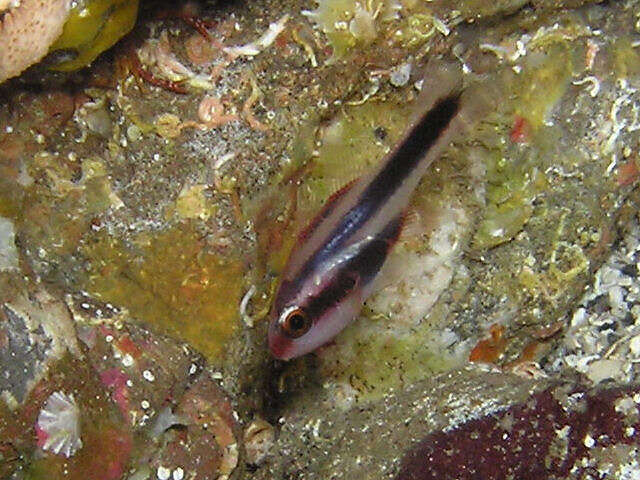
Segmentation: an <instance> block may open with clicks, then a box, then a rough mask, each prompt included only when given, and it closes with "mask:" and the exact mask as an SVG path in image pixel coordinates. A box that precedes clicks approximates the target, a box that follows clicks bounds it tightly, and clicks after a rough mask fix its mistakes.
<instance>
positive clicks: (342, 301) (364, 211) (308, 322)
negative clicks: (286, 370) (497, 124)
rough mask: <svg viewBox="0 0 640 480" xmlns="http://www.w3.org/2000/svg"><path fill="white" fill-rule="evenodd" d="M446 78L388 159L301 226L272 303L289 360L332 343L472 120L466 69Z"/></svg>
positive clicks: (275, 337)
mask: <svg viewBox="0 0 640 480" xmlns="http://www.w3.org/2000/svg"><path fill="white" fill-rule="evenodd" d="M441 80H442V82H441V84H439V85H434V86H433V89H432V90H433V95H432V97H433V100H432V108H430V109H429V110H428V111H427V113H425V114H424V115H423V116H422V117H421V118H420V119H419V120H418V121H417V122H416V123H415V124H414V125H413V126H412V127H411V128H410V129H409V131H408V132H407V134H406V135H405V136H404V138H403V139H402V140H401V141H400V142H399V143H398V145H397V146H396V147H395V149H394V150H392V151H391V152H390V153H389V154H388V155H387V156H386V157H385V159H384V160H383V161H382V162H381V164H380V166H379V167H378V168H377V169H375V170H374V171H373V172H371V173H370V174H367V175H364V176H363V177H361V178H360V179H358V180H356V181H354V182H352V183H351V184H348V185H346V186H345V187H343V188H342V189H341V190H339V191H338V192H336V193H335V194H334V195H333V196H332V197H330V198H329V200H328V201H327V202H326V203H325V205H324V207H323V209H322V210H321V211H320V213H319V214H318V215H317V217H316V218H314V219H313V220H312V222H311V223H310V224H309V225H308V226H307V228H306V229H305V230H304V231H303V232H302V233H301V235H300V237H299V241H298V243H297V245H296V247H294V249H293V251H292V252H291V254H290V257H289V259H288V262H287V265H286V267H285V270H284V272H283V275H282V277H281V281H280V285H279V287H278V290H277V292H276V297H275V301H274V304H273V307H272V310H271V318H270V325H269V334H268V337H269V348H270V350H271V353H272V354H273V356H274V357H276V358H279V359H282V360H289V359H291V358H295V357H298V356H300V355H304V354H305V353H308V352H311V351H313V350H314V349H316V348H318V347H319V346H321V345H323V344H325V343H327V342H328V341H330V340H331V339H332V338H333V337H335V336H336V335H337V334H338V333H339V332H340V331H341V330H342V329H343V328H344V327H345V326H346V325H348V324H349V322H351V321H352V320H353V319H354V318H355V317H356V316H357V314H358V312H359V311H360V309H361V308H362V305H363V303H364V301H365V300H366V299H367V297H368V296H369V295H370V294H371V293H372V291H374V289H375V286H374V285H375V282H374V280H375V279H376V276H377V275H378V273H379V272H380V269H381V268H382V266H383V264H384V262H385V260H386V259H387V256H388V253H389V250H390V249H391V247H392V246H393V245H394V243H395V242H396V240H397V239H398V236H399V235H400V232H401V230H402V225H403V218H404V212H405V210H406V208H407V205H408V203H409V200H410V197H411V194H412V192H413V191H414V190H415V188H416V187H417V186H418V184H419V182H420V180H421V178H422V176H423V175H424V174H425V173H426V171H427V170H428V167H429V165H430V164H431V163H432V162H433V161H434V160H435V159H437V158H438V156H439V155H440V153H441V152H442V150H443V149H444V148H445V147H446V146H447V145H448V144H449V142H450V141H451V139H452V136H453V135H454V133H455V132H456V131H459V130H461V129H462V128H464V127H465V121H464V120H465V118H464V117H468V115H466V114H463V113H464V112H465V111H466V110H467V108H466V103H465V102H464V101H463V96H462V95H461V94H460V90H459V88H458V80H459V77H457V78H456V79H452V78H445V79H441ZM467 103H468V102H467Z"/></svg>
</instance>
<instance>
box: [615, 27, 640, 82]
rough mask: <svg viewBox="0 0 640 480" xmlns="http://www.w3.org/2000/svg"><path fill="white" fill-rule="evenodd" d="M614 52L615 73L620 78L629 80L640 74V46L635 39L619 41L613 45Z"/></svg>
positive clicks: (628, 38) (623, 38)
mask: <svg viewBox="0 0 640 480" xmlns="http://www.w3.org/2000/svg"><path fill="white" fill-rule="evenodd" d="M634 45H635V46H634ZM613 52H614V60H613V61H614V71H615V73H616V76H617V77H618V78H628V77H633V76H636V75H638V74H640V46H639V45H638V44H637V43H636V42H635V41H634V39H633V38H630V37H622V38H619V39H617V40H616V41H615V43H614V45H613Z"/></svg>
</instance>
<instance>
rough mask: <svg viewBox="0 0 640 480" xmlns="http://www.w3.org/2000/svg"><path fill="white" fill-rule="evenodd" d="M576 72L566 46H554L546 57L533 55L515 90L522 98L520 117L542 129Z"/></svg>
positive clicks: (544, 54) (513, 86)
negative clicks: (573, 72)
mask: <svg viewBox="0 0 640 480" xmlns="http://www.w3.org/2000/svg"><path fill="white" fill-rule="evenodd" d="M572 71H573V62H572V56H571V54H570V51H569V47H568V46H567V45H566V44H552V45H550V46H549V47H548V48H547V49H545V52H544V53H533V54H531V59H529V62H528V64H527V65H526V66H525V67H524V69H523V72H522V74H521V75H520V76H519V77H516V78H514V84H513V85H512V86H511V88H512V89H513V92H514V93H515V94H516V95H517V96H518V100H517V102H515V104H516V105H517V110H516V113H517V114H519V115H521V116H522V117H524V118H526V119H527V120H528V121H529V122H530V124H531V127H532V128H533V129H534V131H535V130H536V129H539V128H540V127H542V126H543V125H544V124H545V122H546V121H547V120H548V116H549V114H550V112H551V109H552V108H553V107H554V106H555V105H556V104H557V103H558V101H559V100H560V99H561V98H562V96H563V95H564V94H565V92H566V91H567V88H568V87H569V85H570V82H571V74H572Z"/></svg>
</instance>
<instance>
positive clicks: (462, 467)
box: [396, 387, 640, 480]
mask: <svg viewBox="0 0 640 480" xmlns="http://www.w3.org/2000/svg"><path fill="white" fill-rule="evenodd" d="M567 390H569V389H563V388H550V389H547V390H545V391H543V392H541V393H538V394H535V395H534V396H532V398H531V399H530V400H529V401H528V402H527V403H526V404H520V405H515V406H513V407H510V408H508V409H506V410H504V411H502V412H500V413H499V414H494V415H491V416H486V417H482V418H478V419H475V420H471V421H469V422H467V423H465V424H463V425H462V426H460V427H459V428H456V429H455V430H450V431H440V432H436V433H432V434H430V435H428V436H427V437H426V438H424V439H423V440H422V441H420V442H419V443H418V444H417V445H415V446H414V447H413V448H412V450H410V451H409V453H408V454H407V455H406V456H405V458H404V459H403V461H402V464H401V467H400V472H399V473H398V475H397V476H396V480H427V479H438V480H445V479H457V480H465V479H483V480H498V479H507V478H517V479H520V480H529V479H531V480H533V479H542V478H562V477H566V476H568V475H569V474H570V472H571V474H572V475H573V474H575V473H576V472H580V473H582V474H583V475H586V477H582V476H581V477H580V478H594V479H596V478H597V479H600V478H604V477H603V476H602V474H601V473H599V472H598V469H597V468H596V467H594V466H592V464H590V463H589V462H588V461H586V460H588V459H589V458H591V457H590V452H589V451H590V449H592V448H607V447H611V446H620V445H638V444H639V443H640V442H639V440H640V416H639V413H640V412H639V409H638V407H639V404H640V387H638V388H635V389H633V388H612V389H609V390H595V391H587V390H585V389H572V390H569V391H567Z"/></svg>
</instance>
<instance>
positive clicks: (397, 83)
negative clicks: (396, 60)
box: [389, 63, 411, 87]
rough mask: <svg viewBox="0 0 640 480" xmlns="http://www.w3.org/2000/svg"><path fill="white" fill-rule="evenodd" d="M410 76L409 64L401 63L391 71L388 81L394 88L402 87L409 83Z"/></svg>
mask: <svg viewBox="0 0 640 480" xmlns="http://www.w3.org/2000/svg"><path fill="white" fill-rule="evenodd" d="M410 76H411V64H410V63H403V64H402V65H398V66H397V67H394V68H393V69H391V75H390V76H389V81H390V82H391V85H393V86H394V87H403V86H405V85H406V84H407V82H409V77H410Z"/></svg>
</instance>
